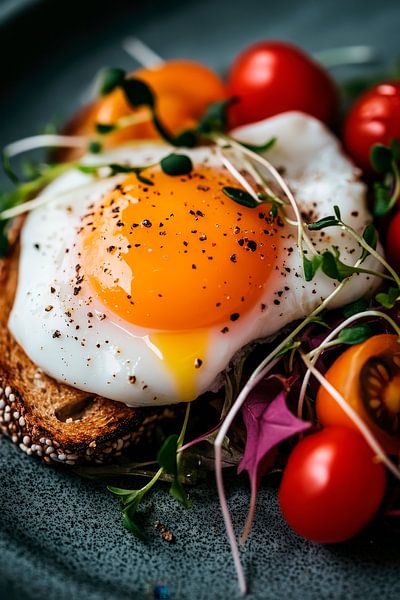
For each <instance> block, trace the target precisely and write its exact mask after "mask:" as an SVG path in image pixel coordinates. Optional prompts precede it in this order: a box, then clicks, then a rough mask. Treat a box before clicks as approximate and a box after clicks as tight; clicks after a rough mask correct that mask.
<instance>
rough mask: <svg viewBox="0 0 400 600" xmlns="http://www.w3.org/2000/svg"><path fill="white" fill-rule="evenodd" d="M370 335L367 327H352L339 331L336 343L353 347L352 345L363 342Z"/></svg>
mask: <svg viewBox="0 0 400 600" xmlns="http://www.w3.org/2000/svg"><path fill="white" fill-rule="evenodd" d="M371 335H372V330H371V328H370V327H369V325H366V324H361V325H354V326H353V327H345V328H344V329H342V330H341V332H340V333H339V335H338V341H339V342H340V343H341V344H346V345H348V346H353V345H354V344H361V342H365V340H367V339H368V338H370V337H371Z"/></svg>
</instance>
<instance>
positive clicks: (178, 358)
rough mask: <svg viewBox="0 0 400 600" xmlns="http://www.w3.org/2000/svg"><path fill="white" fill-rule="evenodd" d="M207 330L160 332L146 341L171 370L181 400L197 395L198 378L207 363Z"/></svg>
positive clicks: (188, 400)
mask: <svg viewBox="0 0 400 600" xmlns="http://www.w3.org/2000/svg"><path fill="white" fill-rule="evenodd" d="M208 333H209V332H208V331H204V330H203V329H198V330H196V331H185V332H181V333H170V332H160V333H153V334H152V335H151V336H149V338H148V341H147V344H148V346H149V347H150V349H151V350H153V352H155V354H156V355H157V356H158V357H159V359H160V360H162V361H163V362H164V365H165V367H166V368H167V370H168V372H169V373H173V375H174V378H175V381H176V386H177V394H178V397H179V399H180V400H181V401H183V402H190V401H191V400H194V399H195V398H196V397H197V396H198V391H197V379H198V376H199V375H200V373H201V371H202V369H203V368H204V367H205V366H206V362H205V361H206V355H207V342H208Z"/></svg>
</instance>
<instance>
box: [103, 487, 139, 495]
mask: <svg viewBox="0 0 400 600" xmlns="http://www.w3.org/2000/svg"><path fill="white" fill-rule="evenodd" d="M107 489H108V491H109V492H111V493H112V494H115V495H116V496H132V494H136V493H137V492H140V491H141V490H126V489H124V488H118V487H114V486H112V485H108V486H107Z"/></svg>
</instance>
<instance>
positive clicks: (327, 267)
mask: <svg viewBox="0 0 400 600" xmlns="http://www.w3.org/2000/svg"><path fill="white" fill-rule="evenodd" d="M321 269H322V271H323V272H324V273H325V275H327V276H328V277H330V278H331V279H336V280H337V281H343V280H344V279H347V277H350V276H351V275H353V273H358V272H359V271H360V270H359V269H356V268H354V267H350V266H348V265H346V264H345V263H343V262H342V261H341V260H340V259H339V255H338V252H337V251H336V252H335V254H333V253H332V252H331V251H330V250H326V252H324V253H323V254H322V264H321Z"/></svg>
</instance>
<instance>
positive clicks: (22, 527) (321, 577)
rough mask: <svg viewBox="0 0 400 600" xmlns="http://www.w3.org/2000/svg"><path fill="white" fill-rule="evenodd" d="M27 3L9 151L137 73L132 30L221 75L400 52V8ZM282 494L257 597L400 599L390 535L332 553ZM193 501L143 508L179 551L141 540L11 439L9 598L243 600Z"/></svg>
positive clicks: (238, 499) (272, 496)
mask: <svg viewBox="0 0 400 600" xmlns="http://www.w3.org/2000/svg"><path fill="white" fill-rule="evenodd" d="M5 4H8V5H9V6H8V10H7V11H6V10H4V11H3V13H2V12H1V8H2V7H4V6H5ZM15 4H20V5H21V6H20V7H16V8H15V7H14V10H11V12H10V10H9V8H10V2H7V3H5V2H4V0H3V2H0V16H3V17H4V21H3V25H1V24H0V27H2V29H1V31H0V56H1V61H2V71H3V75H2V82H3V83H2V84H1V83H0V86H1V88H0V89H1V105H0V115H1V129H0V142H1V144H2V145H3V144H4V143H6V142H9V141H11V140H13V139H17V138H18V137H21V136H25V135H30V134H34V133H36V132H37V131H38V130H40V129H41V128H42V126H43V125H44V124H46V122H48V121H49V120H51V119H53V118H54V117H58V118H60V119H62V118H63V117H65V116H66V115H68V114H70V113H72V112H73V111H74V110H75V109H76V108H77V106H78V105H79V104H80V103H81V102H83V100H84V99H85V98H86V95H87V91H88V88H89V85H88V84H89V83H90V82H91V81H92V78H93V75H94V73H95V72H96V71H97V70H98V69H99V68H101V67H103V66H104V65H118V66H122V67H124V68H127V69H130V68H134V67H135V64H134V62H133V61H132V60H131V59H130V58H129V57H128V56H127V55H126V54H125V53H124V51H123V50H122V47H121V40H122V39H123V38H124V37H125V36H126V35H130V34H134V35H137V36H139V37H141V38H142V39H143V40H144V41H145V42H146V43H148V44H149V45H150V46H152V47H153V48H154V49H155V50H156V51H157V52H158V53H160V54H161V55H162V56H164V57H165V58H170V57H189V58H194V59H199V60H201V61H204V62H206V63H208V64H210V65H212V66H214V67H215V68H217V69H220V70H223V69H225V67H226V66H227V65H228V64H229V61H230V60H231V58H232V56H233V55H235V53H237V51H238V50H240V49H241V48H242V47H244V46H245V45H246V44H248V43H250V42H253V41H255V40H257V39H261V38H265V37H272V38H282V39H288V40H291V41H293V42H296V43H298V44H300V45H302V46H303V47H305V48H306V49H308V50H311V51H314V50H319V49H322V48H328V47H333V46H340V45H348V44H372V45H374V46H375V47H376V48H377V49H378V50H379V51H380V52H381V53H382V55H383V56H384V57H387V58H389V57H391V56H392V57H393V56H394V55H400V37H399V34H398V32H399V25H400V4H399V3H398V1H397V0H391V1H389V0H386V1H385V2H377V1H376V0H374V1H370V0H368V1H364V2H360V3H356V2H349V1H347V2H346V1H343V0H340V1H339V0H336V1H333V0H329V1H321V0H320V1H318V0H311V1H310V2H307V3H305V2H300V1H294V0H292V1H289V2H274V3H272V2H267V1H262V0H246V1H245V2H243V3H242V2H235V3H234V2H232V1H230V2H229V1H228V0H219V1H214V2H212V1H211V0H203V1H202V2H183V1H179V0H172V1H171V2H168V3H167V2H161V1H157V2H147V3H145V2H143V3H140V2H138V3H135V2H118V3H117V2H114V3H107V4H106V3H102V2H97V3H95V2H91V1H89V2H85V1H84V0H82V1H81V2H80V3H79V2H76V1H75V0H71V1H70V2H63V3H62V2H61V1H58V2H55V1H54V0H53V2H49V3H48V4H47V5H46V6H45V9H44V8H43V3H39V4H38V6H37V7H36V5H35V3H34V2H33V1H29V0H25V1H20V2H16V3H15ZM111 4H114V6H111ZM141 4H142V6H141ZM23 5H25V6H23ZM18 9H19V10H18ZM275 487H276V486H275V485H274V484H273V482H271V483H270V484H268V482H267V483H266V484H265V485H264V487H263V488H262V490H261V492H260V496H259V503H258V511H257V519H256V523H255V526H254V530H253V532H252V535H251V539H250V541H249V542H248V544H247V545H246V547H245V549H244V550H243V555H242V556H243V562H244V565H245V569H246V573H247V575H248V578H249V582H250V596H249V598H251V599H256V598H257V599H259V600H261V599H266V600H267V599H275V598H301V599H305V600H314V599H315V600H319V599H321V598H333V599H338V598H354V599H358V598H360V599H361V598H371V599H373V598H377V599H378V598H385V599H392V598H393V599H395V598H399V597H400V571H399V568H400V550H399V538H396V536H394V535H393V534H389V533H388V530H386V529H383V530H380V531H379V532H377V531H374V532H371V531H369V532H366V533H365V534H364V535H363V536H361V537H359V538H358V539H356V540H354V541H352V542H351V543H348V544H345V545H341V546H337V547H332V548H327V547H319V546H315V545H313V544H310V543H308V542H305V541H303V540H300V539H299V538H297V537H296V536H295V535H294V534H292V533H291V532H290V531H289V530H288V528H287V527H286V525H285V524H284V522H283V521H282V519H281V517H280V515H279V511H278V509H277V504H276V491H275ZM228 493H229V498H230V505H231V508H232V511H233V514H234V521H235V524H236V527H237V529H238V530H239V528H240V525H241V524H242V523H243V519H244V517H245V513H246V507H247V501H248V494H247V485H246V480H245V479H240V480H236V479H234V480H233V481H230V482H229V485H228ZM191 498H192V500H193V508H192V509H191V510H190V511H185V510H184V509H182V508H181V507H180V506H178V505H177V504H176V503H175V502H174V501H172V500H171V499H170V498H169V497H168V494H167V491H166V490H165V489H162V488H161V489H159V490H158V491H157V492H156V493H155V494H154V495H153V496H152V497H151V498H150V499H149V500H148V501H147V502H146V503H145V507H146V509H147V510H148V511H149V515H148V517H149V523H151V522H152V521H154V520H155V519H160V520H161V521H164V522H166V523H167V524H168V525H169V526H170V527H171V529H172V530H173V531H174V533H175V534H176V538H177V543H176V544H175V545H168V544H166V543H164V542H162V541H161V540H160V538H159V537H158V536H157V535H156V533H153V532H152V531H149V541H148V542H147V543H145V544H143V543H142V542H139V541H137V540H136V539H135V538H134V537H132V535H130V534H129V533H128V532H126V531H124V530H123V529H122V528H121V525H120V520H119V514H118V510H117V505H116V502H115V501H114V499H113V498H112V497H111V496H110V495H109V494H108V493H107V492H105V491H104V488H103V487H102V486H101V485H98V484H93V483H90V482H87V481H84V480H80V479H78V478H76V477H74V476H71V475H69V474H66V473H65V472H59V471H56V470H52V469H49V468H47V467H45V466H43V465H41V464H38V463H37V462H36V461H34V460H32V459H30V458H28V457H26V456H25V455H23V454H22V452H21V451H20V450H18V449H17V448H15V447H13V446H12V445H11V444H10V443H9V442H8V441H7V440H0V597H1V598H5V599H9V598H10V599H12V598H18V599H20V598H21V599H22V598H24V599H26V600H30V599H39V598H40V599H43V598H46V600H53V599H54V600H55V599H57V600H63V599H64V598H65V599H68V600H70V599H75V598H79V599H80V600H86V599H88V600H100V599H108V598H109V599H113V600H114V599H115V600H119V599H121V600H123V599H124V600H125V599H127V598H139V599H141V598H149V599H150V598H154V597H155V595H154V587H155V586H156V585H157V584H158V583H163V584H165V585H167V586H168V588H169V590H170V593H171V595H172V598H174V599H175V600H178V599H188V600H202V599H204V600H206V599H213V598H215V599H225V598H227V599H228V598H235V597H237V596H238V593H237V586H236V578H235V573H234V570H233V565H232V561H231V557H230V553H229V548H228V544H227V541H226V538H225V534H224V528H223V524H222V519H221V516H220V512H219V507H218V502H217V499H216V494H215V491H214V484H213V479H212V478H211V479H210V482H209V484H208V485H203V486H200V487H199V488H196V489H194V490H193V491H192V492H191Z"/></svg>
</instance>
